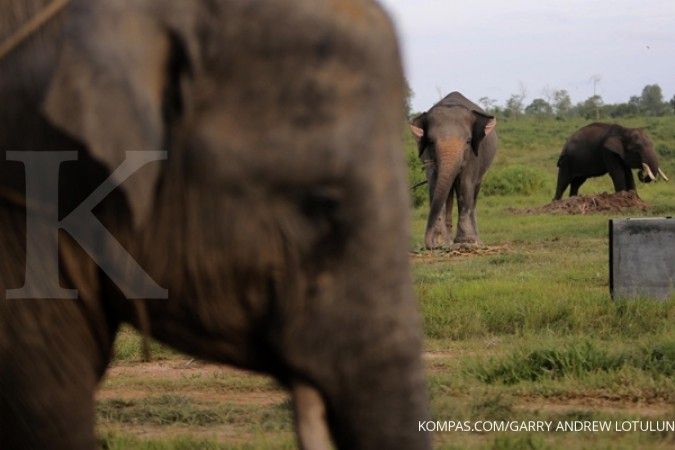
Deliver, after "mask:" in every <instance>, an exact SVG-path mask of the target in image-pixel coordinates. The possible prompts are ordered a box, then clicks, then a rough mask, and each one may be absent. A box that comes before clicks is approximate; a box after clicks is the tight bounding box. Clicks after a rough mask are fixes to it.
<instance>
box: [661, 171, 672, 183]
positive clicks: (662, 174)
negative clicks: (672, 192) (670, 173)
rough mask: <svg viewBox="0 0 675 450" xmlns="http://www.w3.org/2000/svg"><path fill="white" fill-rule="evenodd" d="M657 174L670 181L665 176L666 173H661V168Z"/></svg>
mask: <svg viewBox="0 0 675 450" xmlns="http://www.w3.org/2000/svg"><path fill="white" fill-rule="evenodd" d="M659 175H661V177H662V178H663V179H664V180H666V181H670V180H669V179H668V177H667V176H666V174H665V173H663V170H661V169H659Z"/></svg>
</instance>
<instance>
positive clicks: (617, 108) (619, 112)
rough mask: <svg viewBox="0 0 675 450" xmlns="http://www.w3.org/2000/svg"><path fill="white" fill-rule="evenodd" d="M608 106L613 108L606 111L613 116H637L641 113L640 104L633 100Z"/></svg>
mask: <svg viewBox="0 0 675 450" xmlns="http://www.w3.org/2000/svg"><path fill="white" fill-rule="evenodd" d="M606 106H611V108H610V109H609V110H605V112H606V113H607V114H608V115H610V116H612V117H626V116H637V115H638V114H640V106H639V104H638V103H635V102H632V101H629V102H627V103H618V104H616V105H606Z"/></svg>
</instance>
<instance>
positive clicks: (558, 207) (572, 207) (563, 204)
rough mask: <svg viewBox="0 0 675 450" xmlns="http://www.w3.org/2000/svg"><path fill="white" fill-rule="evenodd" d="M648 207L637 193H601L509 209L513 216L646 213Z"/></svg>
mask: <svg viewBox="0 0 675 450" xmlns="http://www.w3.org/2000/svg"><path fill="white" fill-rule="evenodd" d="M648 209H649V205H648V204H647V203H645V202H644V201H642V199H641V198H640V197H639V196H638V194H637V192H635V191H629V192H617V193H615V194H610V193H608V192H603V193H601V194H597V195H579V196H577V197H570V198H565V199H561V200H554V201H552V202H551V203H549V204H548V205H544V206H539V207H536V208H509V209H508V211H509V212H511V213H514V214H593V213H603V212H621V211H626V210H639V211H647V210H648Z"/></svg>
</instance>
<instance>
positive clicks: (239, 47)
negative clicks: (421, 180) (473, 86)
mask: <svg viewBox="0 0 675 450" xmlns="http://www.w3.org/2000/svg"><path fill="white" fill-rule="evenodd" d="M47 3H48V2H47V1H46V0H43V1H38V0H33V1H25V0H0V8H1V10H0V39H5V38H6V37H7V36H8V35H9V34H10V33H11V32H12V31H14V30H16V29H17V28H18V26H19V24H20V23H24V22H25V21H26V20H28V18H30V17H33V16H34V15H35V14H36V13H37V11H38V10H39V9H40V8H41V7H44V5H45V4H47ZM395 42H396V40H395V36H394V35H393V32H392V28H391V25H390V23H389V21H388V19H387V18H386V17H385V15H384V14H383V13H382V12H381V10H380V9H379V8H378V7H376V6H375V5H374V4H373V3H372V2H371V1H367V0H346V1H341V2H338V1H333V0H264V1H259V2H255V4H250V3H249V2H238V1H226V0H220V1H218V0H214V1H206V0H204V1H195V2H184V1H179V0H174V1H168V0H165V1H162V0H155V1H152V0H146V1H140V0H139V1H130V0H125V1H122V0H108V1H84V0H81V1H73V2H72V4H71V5H70V6H69V7H68V8H67V9H66V10H65V11H64V12H63V13H61V14H60V15H59V16H58V17H57V18H56V19H54V20H52V21H51V22H49V24H47V25H46V26H45V27H43V29H42V30H40V32H39V33H38V34H37V35H35V36H32V37H31V38H30V39H29V40H28V41H26V42H24V43H23V44H22V45H21V46H20V47H19V48H17V49H16V50H15V51H13V52H12V53H11V54H10V55H9V56H8V57H6V58H5V59H4V60H2V61H0V73H1V74H2V76H1V77H0V104H2V105H3V107H2V109H0V149H2V150H3V151H4V150H8V149H10V150H13V151H19V152H21V151H50V150H51V151H55V150H59V151H63V150H75V151H78V152H79V161H78V162H72V163H66V164H64V165H63V166H62V170H61V173H60V189H59V195H60V198H61V202H60V205H59V206H60V209H61V213H62V215H63V214H67V213H68V212H69V211H70V210H71V209H73V208H74V207H75V206H76V205H78V204H79V202H81V201H82V200H83V199H84V198H86V197H87V196H88V194H89V193H90V192H91V191H92V190H93V189H94V188H95V187H96V186H98V185H99V184H100V183H101V182H102V181H103V180H104V179H105V178H106V177H107V176H108V175H109V174H110V172H111V170H112V169H114V168H116V167H117V166H118V165H119V164H120V163H121V162H122V161H123V160H124V158H125V152H126V151H130V150H166V151H167V152H168V159H167V160H166V161H164V162H163V163H160V164H156V165H155V166H153V167H155V169H156V170H154V171H153V170H146V169H143V170H142V171H141V172H139V173H138V174H137V175H135V176H134V177H132V178H131V179H130V180H129V181H128V182H127V183H125V184H124V185H123V186H122V187H121V188H120V189H118V190H116V191H115V192H113V193H112V194H111V195H109V196H108V197H107V198H106V199H105V200H104V201H103V202H102V203H101V204H100V205H99V206H98V207H97V208H96V209H95V213H96V215H97V217H98V218H99V219H100V221H101V222H103V223H104V224H105V226H106V227H107V228H108V230H110V232H111V233H112V234H113V235H114V236H115V238H116V239H117V240H119V241H120V242H121V243H122V244H123V245H124V246H125V247H126V249H127V250H128V251H129V252H130V253H131V254H133V255H134V257H135V258H136V259H137V260H138V261H139V263H140V264H141V266H143V267H144V268H145V269H146V270H147V271H148V272H149V274H151V275H152V277H153V278H154V280H156V281H157V282H158V283H159V284H160V285H161V286H163V287H165V288H168V290H169V298H168V299H165V300H145V301H139V302H137V304H134V302H132V301H130V300H127V299H125V298H123V296H122V295H121V294H120V291H119V290H118V289H117V288H116V286H114V285H113V284H112V283H111V281H110V280H109V279H108V278H107V277H106V276H104V275H103V274H102V273H101V271H100V270H99V269H98V268H97V267H96V265H95V264H94V263H93V262H92V261H91V259H90V258H89V257H88V256H87V255H86V253H85V252H84V251H83V250H82V249H81V248H80V246H79V245H78V244H76V243H75V242H74V241H73V240H72V239H70V238H69V237H68V236H67V235H66V234H62V239H61V245H60V250H59V255H60V256H59V257H60V260H61V277H62V279H61V284H62V286H64V287H71V288H76V289H77V290H78V292H79V298H78V299H77V300H41V299H33V300H8V299H6V298H5V291H6V289H15V288H19V287H21V286H22V283H23V277H24V271H25V261H26V256H25V251H26V243H25V234H26V231H25V217H26V213H25V210H24V208H23V207H22V206H21V204H20V202H18V203H17V202H12V201H11V196H8V195H4V196H1V195H0V443H2V448H3V449H15V448H20V449H26V448H35V449H45V448H49V449H70V450H73V449H91V448H94V447H95V446H96V440H95V435H94V426H93V416H94V414H93V410H94V402H93V393H94V390H95V388H96V385H97V383H98V381H99V380H100V379H101V377H102V375H103V374H104V372H105V369H106V366H107V364H108V363H109V361H110V357H111V352H112V344H113V341H114V337H115V334H116V332H117V329H118V327H119V325H120V324H121V323H124V322H128V323H131V324H133V325H135V326H137V327H141V326H142V324H143V323H145V322H147V328H148V330H149V332H150V334H151V335H152V336H153V337H155V338H157V339H159V340H160V341H162V342H165V343H167V344H169V345H171V346H173V347H175V348H177V349H180V350H182V351H185V352H187V353H190V354H192V355H195V356H197V357H201V358H205V359H209V360H213V361H219V362H223V363H229V364H234V365H236V366H238V367H243V368H247V369H251V370H255V371H259V372H262V373H268V374H271V375H273V376H275V377H276V378H277V379H279V380H280V381H281V382H282V383H284V384H285V385H286V386H288V387H289V388H290V389H292V390H293V391H294V396H295V399H296V408H295V409H296V416H297V420H296V422H297V424H298V428H299V436H300V439H301V446H304V447H305V448H326V443H325V438H326V436H327V435H328V433H330V435H332V438H333V439H334V442H335V444H336V445H337V446H338V448H341V449H424V448H428V447H429V442H428V436H426V435H425V434H423V433H419V432H418V430H417V421H418V420H422V419H424V418H426V412H427V411H426V400H425V394H424V379H423V373H422V367H421V362H420V333H419V323H418V315H417V312H416V306H415V303H414V301H413V298H412V295H411V286H410V279H409V274H408V257H407V251H406V243H407V242H408V229H407V223H408V217H407V193H406V187H405V184H406V183H405V181H404V166H403V161H402V154H403V153H402V149H401V142H400V133H399V130H400V124H401V120H402V117H401V116H400V113H399V111H400V110H401V108H400V105H401V104H402V102H401V99H402V85H403V82H402V75H401V68H400V63H399V56H398V51H397V47H396V43H395ZM0 188H2V191H0V194H1V193H3V192H4V193H5V194H6V193H7V192H10V193H22V192H24V189H25V186H24V174H23V168H22V166H21V164H20V163H17V162H11V161H5V157H4V154H3V157H2V158H0ZM43 231H44V233H47V232H48V230H42V231H41V230H39V229H38V231H37V232H36V233H34V235H31V236H30V237H29V238H30V239H31V240H37V242H41V241H40V240H41V239H42V238H43V237H44V236H42V235H41V233H42V232H43ZM34 269H35V270H38V271H39V270H40V268H39V267H38V268H34ZM138 305H142V307H138ZM139 311H145V312H146V313H147V321H145V320H143V317H145V314H141V313H139ZM323 408H325V416H326V418H327V424H328V430H327V429H326V428H325V427H324V421H323V415H324V409H323Z"/></svg>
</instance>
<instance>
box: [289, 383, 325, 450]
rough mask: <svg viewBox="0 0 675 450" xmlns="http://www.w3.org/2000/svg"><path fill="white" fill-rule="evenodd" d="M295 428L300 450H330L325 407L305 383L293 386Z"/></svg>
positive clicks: (314, 391)
mask: <svg viewBox="0 0 675 450" xmlns="http://www.w3.org/2000/svg"><path fill="white" fill-rule="evenodd" d="M292 390H293V403H294V407H295V408H294V409H295V426H296V430H297V433H298V440H299V441H300V442H299V444H300V448H301V449H302V450H331V449H332V448H333V445H332V444H331V438H330V431H329V430H328V423H327V421H326V406H325V403H324V401H323V398H322V397H321V394H320V393H319V391H317V390H316V389H315V388H314V387H311V386H309V385H307V384H305V383H295V384H294V386H293V389H292Z"/></svg>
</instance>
